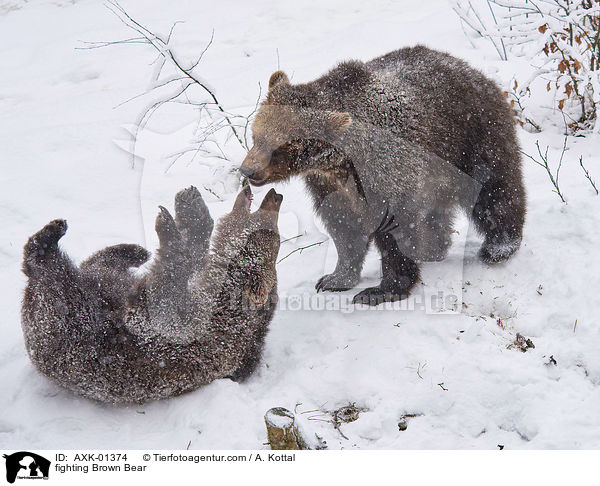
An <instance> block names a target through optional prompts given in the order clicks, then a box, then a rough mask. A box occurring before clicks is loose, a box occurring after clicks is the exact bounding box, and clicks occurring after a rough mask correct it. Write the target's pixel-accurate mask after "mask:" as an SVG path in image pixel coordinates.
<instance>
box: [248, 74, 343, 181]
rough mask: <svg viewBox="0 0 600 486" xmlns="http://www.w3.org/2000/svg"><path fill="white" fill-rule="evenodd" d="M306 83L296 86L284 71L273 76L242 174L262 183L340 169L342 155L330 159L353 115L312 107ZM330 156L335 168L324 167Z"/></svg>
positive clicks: (259, 111) (254, 126)
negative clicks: (318, 171) (326, 155)
mask: <svg viewBox="0 0 600 486" xmlns="http://www.w3.org/2000/svg"><path fill="white" fill-rule="evenodd" d="M303 89H304V87H303V86H292V85H291V84H290V82H289V79H288V77H287V76H286V74H285V73H284V72H282V71H277V72H275V73H273V74H272V75H271V78H270V80H269V92H268V94H267V98H266V100H265V101H263V103H261V105H260V107H259V109H258V112H257V114H256V118H255V119H254V122H253V124H252V138H253V142H254V144H253V146H252V148H251V149H250V151H249V152H248V154H247V155H246V158H245V159H244V162H243V163H242V166H241V167H240V172H241V173H242V175H243V176H244V177H247V178H248V180H249V181H250V183H251V184H253V185H255V186H261V185H263V184H267V183H270V182H278V181H283V180H286V179H288V178H290V177H292V176H294V175H299V174H303V173H307V172H310V171H313V170H328V169H335V168H336V167H335V165H336V164H337V163H339V158H336V157H333V156H332V157H330V158H329V159H327V158H324V157H323V155H324V154H326V153H327V152H331V151H332V147H334V146H335V144H336V142H337V141H338V140H339V138H340V137H341V136H342V135H343V134H344V132H345V131H346V130H347V129H348V127H349V126H350V125H351V124H352V117H351V116H350V114H349V113H346V112H338V111H330V110H319V109H315V108H312V107H310V106H308V103H307V101H306V97H305V96H304V94H303ZM324 160H327V162H326V163H327V164H329V165H330V166H328V167H324V166H323V162H324Z"/></svg>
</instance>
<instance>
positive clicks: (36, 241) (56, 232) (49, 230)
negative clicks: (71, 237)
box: [30, 219, 67, 250]
mask: <svg viewBox="0 0 600 486" xmlns="http://www.w3.org/2000/svg"><path fill="white" fill-rule="evenodd" d="M66 232H67V222H66V221H65V220H64V219H55V220H54V221H50V222H49V223H48V224H47V225H46V226H44V227H43V228H42V229H41V230H40V231H38V232H37V233H36V234H35V235H33V236H32V237H31V239H30V245H31V246H35V247H36V248H37V249H39V250H44V249H48V248H52V247H56V246H57V244H58V240H60V239H61V238H62V237H63V236H64V234H65V233H66Z"/></svg>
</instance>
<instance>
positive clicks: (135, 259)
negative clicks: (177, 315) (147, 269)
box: [79, 243, 150, 271]
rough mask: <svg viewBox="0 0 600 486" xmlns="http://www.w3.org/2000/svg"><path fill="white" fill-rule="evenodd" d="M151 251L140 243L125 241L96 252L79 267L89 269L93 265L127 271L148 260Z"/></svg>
mask: <svg viewBox="0 0 600 486" xmlns="http://www.w3.org/2000/svg"><path fill="white" fill-rule="evenodd" d="M149 258H150V253H149V252H148V250H146V249H145V248H143V247H141V246H140V245H135V244H130V243H123V244H120V245H113V246H108V247H106V248H104V249H102V250H100V251H97V252H96V253H94V254H93V255H92V256H91V257H89V258H88V259H87V260H85V261H84V262H83V263H81V265H80V266H79V268H80V269H81V270H87V269H90V268H92V267H106V268H114V269H116V270H121V271H126V270H127V269H129V268H131V267H139V266H140V265H143V264H144V263H146V262H147V261H148V259H149Z"/></svg>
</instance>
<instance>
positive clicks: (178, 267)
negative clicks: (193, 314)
mask: <svg viewBox="0 0 600 486" xmlns="http://www.w3.org/2000/svg"><path fill="white" fill-rule="evenodd" d="M159 207H160V213H159V214H158V216H157V217H156V225H155V229H156V233H157V235H158V240H159V242H160V246H159V248H158V250H157V258H156V260H155V262H154V265H153V266H152V269H151V270H150V272H149V273H148V274H147V275H146V277H145V278H144V279H143V280H142V281H141V282H140V286H142V287H143V288H144V294H145V296H146V304H145V305H147V306H148V311H149V313H150V318H151V319H160V321H161V322H169V321H173V320H174V319H176V318H177V315H178V313H180V312H183V311H184V310H185V306H186V302H187V300H186V299H187V283H188V279H189V277H190V274H191V272H192V269H191V268H190V265H189V254H188V252H187V249H186V248H185V245H184V242H183V239H182V237H181V235H180V234H179V230H178V229H177V226H176V224H175V220H174V219H173V217H172V216H171V214H170V213H169V211H167V210H166V209H165V208H164V207H162V206H159ZM140 290H141V289H138V291H137V292H136V295H140ZM130 300H131V299H130Z"/></svg>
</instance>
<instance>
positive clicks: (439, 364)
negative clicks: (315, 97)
mask: <svg viewBox="0 0 600 486" xmlns="http://www.w3.org/2000/svg"><path fill="white" fill-rule="evenodd" d="M123 6H124V7H125V8H126V9H127V10H128V12H129V13H130V14H131V15H132V16H133V17H134V18H136V19H138V20H140V21H141V23H143V24H145V25H147V26H151V27H152V28H154V29H155V30H157V31H159V32H163V33H164V32H168V30H169V28H170V26H171V24H172V22H174V21H176V20H185V21H186V22H185V23H184V24H180V25H178V27H177V30H176V35H175V39H174V44H173V48H174V49H176V50H177V52H181V55H182V56H184V57H185V58H186V59H193V58H194V55H197V54H198V53H199V51H200V50H201V49H202V48H204V46H205V45H206V43H207V42H208V40H209V39H210V37H211V33H212V31H213V29H214V32H215V38H214V42H213V44H212V45H211V47H210V48H209V49H208V51H207V53H206V55H205V57H204V58H203V60H202V62H201V65H200V72H201V74H202V76H203V79H205V80H207V82H208V83H209V84H210V86H211V87H212V88H213V89H214V90H215V92H216V93H217V96H218V97H219V99H220V100H221V102H222V103H223V104H225V105H226V106H227V108H229V109H230V110H232V111H236V112H238V113H249V112H250V111H251V110H252V107H253V106H254V103H255V101H256V97H257V95H258V85H259V83H261V85H262V86H263V89H264V87H265V85H266V82H267V80H268V77H269V75H270V74H271V73H272V72H273V71H275V70H276V69H277V68H278V67H281V68H282V69H284V70H286V72H287V73H288V75H290V78H291V79H292V82H303V81H309V80H311V79H314V78H315V77H316V76H318V75H320V74H322V73H323V72H325V71H326V70H327V69H329V68H330V67H332V66H333V65H334V64H335V63H336V62H337V61H340V60H343V59H348V58H358V59H363V60H368V59H370V58H372V57H375V56H377V55H380V54H383V53H386V52H388V51H390V50H393V49H396V48H399V47H401V46H406V45H412V44H416V43H425V44H427V45H429V46H430V47H434V48H439V49H444V50H446V51H448V52H450V53H452V54H454V55H456V56H459V57H462V58H464V59H466V60H467V61H469V62H470V63H471V64H473V65H474V66H476V67H478V68H479V69H481V70H482V71H484V72H485V73H487V74H488V75H490V76H491V77H493V78H495V79H496V80H498V81H499V82H500V83H504V84H506V83H507V82H508V81H509V80H510V79H511V77H512V76H513V75H514V74H515V70H519V73H520V74H522V70H525V69H527V67H528V66H527V63H526V62H518V63H510V62H509V63H502V62H500V61H499V60H498V59H497V55H496V53H495V52H494V50H493V47H492V46H491V45H486V43H480V44H478V45H477V47H478V48H477V49H475V48H474V47H473V46H472V45H471V44H470V42H469V40H467V39H466V38H465V36H464V34H463V32H462V29H461V26H460V23H459V21H458V18H457V17H456V16H455V15H454V13H453V12H452V10H451V7H450V5H449V4H447V3H445V2H444V1H442V0H434V1H431V2H426V3H423V2H418V3H417V2H407V1H405V2H391V1H384V0H378V1H375V2H368V3H367V2H359V1H358V0H345V1H341V0H333V1H329V2H317V1H311V0H301V1H297V2H293V3H286V2H272V1H267V0H259V1H256V2H246V3H243V2H240V3H239V4H237V5H236V6H235V8H232V6H231V5H230V4H223V3H221V4H218V3H215V2H206V1H196V2H187V1H183V0H180V1H177V2H169V3H168V4H167V3H165V2H160V1H158V0H146V1H144V2H142V1H140V0H136V1H133V0H132V1H127V2H124V3H123ZM129 34H130V32H128V31H127V30H126V29H125V27H124V26H123V25H122V24H121V23H120V22H119V21H118V20H117V19H116V18H115V17H114V16H113V15H111V14H110V12H108V10H107V9H105V8H104V7H103V6H102V4H101V3H99V2H95V1H93V0H80V1H75V2H66V1H64V2H63V1H42V2H19V1H15V0H12V1H8V2H7V1H0V56H1V58H2V60H3V68H2V76H1V77H0V147H2V157H1V160H2V162H1V163H2V171H1V172H0V174H1V175H0V177H1V180H2V195H1V196H0V215H1V217H2V220H3V221H4V229H3V231H2V233H1V234H0V239H1V240H0V271H1V273H2V275H3V278H2V280H1V283H0V296H1V297H0V313H1V315H2V316H3V325H2V326H1V327H0V383H2V387H1V391H2V393H0V409H1V410H2V414H1V416H0V448H11V449H20V448H24V449H28V448H29V449H30V448H34V449H36V448H38V449H39V448H52V449H62V448H70V449H71V448H161V449H169V448H175V449H180V448H184V447H186V446H187V445H188V443H190V448H192V449H219V448H228V449H232V448H262V447H264V445H263V444H264V442H265V439H266V430H265V425H264V414H265V412H266V411H267V410H269V409H270V408H272V407H277V406H282V407H285V408H287V409H289V410H292V411H295V412H296V418H297V421H298V423H299V425H300V426H301V428H302V430H303V431H304V432H305V433H306V434H307V436H308V440H309V441H312V442H314V441H315V440H316V437H315V434H318V436H319V437H321V438H322V439H323V440H324V441H325V442H326V443H327V447H328V448H331V449H338V448H344V449H350V448H361V449H400V448H406V449H419V448H428V449H431V448H460V449H469V448H472V449H486V448H487V449H496V448H497V447H498V445H499V444H501V445H504V447H505V449H520V448H529V449H531V448H544V449H551V448H552V449H554V448H578V449H579V448H597V447H599V446H600V427H599V425H600V415H599V414H598V410H600V353H599V352H598V348H599V347H600V325H599V323H598V318H597V315H598V312H597V310H598V301H599V299H598V297H597V294H596V292H597V290H598V289H599V288H600V285H599V284H600V282H599V279H600V277H599V273H600V272H599V271H598V270H599V262H598V257H597V252H596V249H597V244H598V243H597V242H598V241H599V240H600V211H598V203H599V198H598V197H597V196H596V194H595V193H594V191H593V190H592V188H591V186H590V185H589V184H588V182H587V181H586V180H585V177H584V175H583V172H582V171H581V168H580V167H579V163H578V159H579V156H580V155H582V156H583V160H584V163H585V164H586V167H587V168H588V169H589V170H590V173H591V175H592V177H594V176H595V177H596V179H597V180H600V168H599V167H600V166H599V163H600V155H599V152H598V146H599V145H598V144H599V138H598V135H588V136H587V137H585V138H573V137H571V138H570V139H569V149H568V151H567V152H566V154H565V159H564V163H563V169H562V170H561V175H560V185H561V190H562V191H563V192H564V194H565V197H566V199H567V203H568V204H566V205H565V204H562V203H561V202H560V200H559V198H558V197H557V195H556V194H554V193H553V192H552V187H551V184H550V181H549V179H548V177H547V174H546V173H545V172H544V170H543V169H542V168H541V167H539V166H537V165H535V164H534V163H533V162H531V161H530V160H524V166H525V179H526V187H527V191H528V216H527V223H526V227H525V236H524V241H523V245H522V247H521V249H520V250H519V251H518V252H517V254H516V255H515V256H514V257H513V258H512V259H511V260H510V261H509V262H508V263H506V264H503V265H499V266H494V267H488V266H486V265H484V264H482V263H481V262H480V261H479V260H478V259H477V256H476V254H477V250H478V248H479V244H480V240H479V238H478V237H477V236H476V235H475V234H474V233H473V231H472V229H469V227H468V224H467V222H466V219H465V218H464V217H462V218H460V219H459V221H458V223H457V226H456V228H457V230H458V231H459V234H457V235H455V236H456V238H455V240H454V241H453V246H452V248H451V251H450V254H449V256H448V258H447V259H446V260H444V261H443V262H439V263H432V264H426V265H424V268H423V272H422V281H423V284H422V285H420V288H417V289H415V292H414V295H413V297H412V299H411V300H410V301H409V302H405V303H403V304H402V306H403V307H398V308H396V309H390V310H385V309H383V308H379V309H377V310H373V309H371V308H363V307H354V306H352V305H350V304H349V301H350V300H351V298H352V296H353V295H354V294H355V293H356V292H357V291H358V289H354V290H353V291H349V292H345V293H342V294H340V295H337V294H320V295H319V297H318V299H321V300H318V299H317V298H315V299H317V300H315V301H314V303H315V305H314V306H313V307H314V309H315V310H307V309H306V307H307V306H306V305H304V304H303V305H301V306H298V305H297V304H298V302H299V299H300V301H304V300H303V299H305V301H307V302H309V303H311V299H312V298H313V297H314V295H315V291H314V284H315V283H316V281H317V280H318V278H319V277H320V276H321V275H323V274H324V273H328V272H330V271H331V270H332V268H333V266H334V264H335V250H334V248H333V245H332V243H331V241H330V240H328V237H327V235H326V233H325V232H324V230H323V227H322V225H321V224H320V223H319V222H318V221H315V218H314V216H313V214H312V211H311V205H310V203H309V201H308V200H307V197H306V195H305V192H304V189H303V186H302V184H301V183H300V182H299V181H292V182H291V183H288V184H284V185H280V186H279V187H278V190H279V191H280V192H283V194H284V198H285V199H284V202H283V206H282V214H281V219H280V229H281V236H282V239H286V238H291V237H294V236H296V235H298V234H302V235H303V236H302V237H300V238H297V239H294V240H290V241H288V242H286V243H284V244H282V247H281V252H280V258H282V257H284V256H286V255H287V254H288V253H289V252H291V251H292V250H294V249H296V248H298V247H300V246H306V245H308V244H311V243H315V242H318V241H323V240H325V242H324V243H322V244H320V245H316V246H313V247H311V248H309V249H306V250H305V251H303V252H296V253H294V254H293V255H291V256H289V257H288V258H286V259H285V260H283V261H282V262H281V263H280V264H279V265H278V275H279V289H280V293H281V296H282V306H281V308H280V310H279V312H278V313H277V314H276V317H275V319H274V320H273V322H272V324H271V327H270V333H269V335H268V337H267V340H266V347H265V351H264V359H263V362H262V364H261V366H260V368H259V370H258V372H257V373H256V374H255V375H254V376H253V377H252V378H251V379H250V380H249V381H248V382H246V383H243V384H238V383H234V382H232V381H229V380H218V381H216V382H214V383H212V384H210V385H209V386H207V387H205V388H203V389H201V390H198V391H195V392H193V393H189V394H186V395H184V396H181V397H178V398H174V399H171V400H164V401H161V402H155V403H150V404H146V405H143V406H129V407H112V406H105V405H100V404H97V403H94V402H90V401H88V400H85V399H82V398H78V397H75V396H73V395H72V394H71V393H69V392H67V391H65V390H62V389H61V388H59V387H57V386H56V385H54V384H53V383H51V382H50V381H48V380H47V379H46V378H44V377H43V376H40V375H39V374H38V373H37V372H36V371H35V370H34V368H33V366H32V365H31V364H30V362H29V360H28V358H27V355H26V353H25V350H24V345H23V337H22V334H21V329H20V323H19V322H20V318H19V312H20V300H21V296H22V290H23V288H24V285H25V278H24V275H22V273H21V272H20V264H21V251H22V246H23V244H24V243H25V241H26V239H27V237H28V236H30V235H31V234H33V233H34V232H36V231H37V230H38V229H40V228H41V227H42V226H43V225H44V224H45V223H47V222H48V221H50V220H52V219H55V218H63V217H64V218H66V219H67V220H68V222H69V231H68V232H67V235H66V236H65V238H64V239H63V240H62V243H63V248H64V249H65V250H66V251H67V252H68V253H69V254H70V255H71V256H72V257H73V258H74V259H75V260H77V261H81V260H82V259H84V258H85V257H86V256H88V255H90V254H91V253H92V252H93V251H95V250H97V249H99V248H102V247H104V246H106V245H109V244H116V243H121V242H137V243H140V244H144V245H146V246H147V247H148V248H150V249H153V248H155V246H156V236H155V235H154V233H153V229H152V228H153V219H154V217H155V215H156V211H157V209H156V206H157V204H162V205H165V206H166V207H168V208H172V204H173V203H172V199H173V196H174V195H175V193H176V191H177V190H179V189H181V188H183V187H186V186H189V185H190V184H195V185H197V186H198V187H199V188H200V189H201V191H202V194H203V196H204V198H205V200H206V201H207V204H208V205H209V207H210V209H211V212H212V214H213V216H215V217H216V216H219V215H222V214H224V213H225V212H226V211H228V210H229V208H230V207H231V204H232V202H233V198H234V197H235V190H236V188H235V183H236V181H235V180H232V179H231V177H229V176H227V174H226V172H221V173H219V174H218V177H217V176H215V175H214V170H215V167H214V165H213V166H210V168H209V169H207V168H206V166H203V165H202V163H205V162H206V163H209V161H208V160H206V161H203V159H202V157H201V156H199V157H198V158H197V159H196V160H195V161H194V162H193V163H183V162H182V163H176V164H175V165H174V166H173V167H172V168H171V169H169V170H166V167H167V166H168V161H167V160H166V159H165V154H168V153H172V152H173V151H174V150H177V148H178V147H177V145H178V144H180V143H181V137H184V138H185V137H188V136H189V133H190V128H189V126H190V124H191V123H193V122H194V120H195V118H194V116H195V112H194V111H193V110H191V109H187V107H185V106H184V107H175V108H168V109H165V110H164V111H162V112H161V113H160V114H157V115H156V116H155V118H154V119H153V121H152V122H151V123H150V125H149V130H147V131H146V132H144V134H143V136H144V137H146V138H145V139H144V142H143V143H141V144H140V148H139V151H138V153H142V154H143V155H144V156H145V157H146V161H145V162H144V163H139V162H138V163H137V164H136V165H135V166H134V167H133V168H132V166H131V158H130V155H129V154H128V153H127V151H126V150H123V147H127V146H128V142H127V141H128V140H129V134H128V130H130V128H131V125H132V124H133V123H134V122H135V121H136V120H137V118H138V116H139V114H140V112H141V111H143V108H145V107H146V106H147V103H148V100H147V99H146V100H144V99H136V100H133V101H132V102H130V103H127V104H124V105H121V106H119V107H118V108H115V107H116V106H117V105H119V104H120V103H122V102H123V101H125V100H126V99H129V98H131V97H133V96H135V95H137V94H139V93H140V92H143V91H144V90H145V89H146V88H147V87H148V85H149V80H150V78H151V75H152V72H153V69H154V68H153V67H152V65H151V63H152V61H153V60H154V53H153V52H151V51H149V50H147V49H145V48H143V47H141V46H123V45H121V46H115V47H109V48H104V49H97V50H75V48H76V47H81V46H82V44H81V41H111V40H118V39H123V38H126V37H128V36H129ZM462 95H465V94H464V93H457V96H462ZM539 109H540V110H541V111H543V112H544V113H545V114H548V111H549V110H548V108H547V107H540V108H539ZM550 115H551V113H550ZM554 115H555V116H554V120H555V124H554V125H550V124H548V126H547V128H546V130H545V131H544V132H542V133H540V134H532V133H528V132H526V131H524V130H520V131H519V137H520V140H521V144H522V148H523V150H524V151H526V152H527V153H530V154H535V153H536V149H535V142H536V140H539V141H540V145H541V147H542V148H544V147H546V145H549V146H550V149H549V156H550V160H551V161H552V162H553V163H554V164H555V163H557V162H558V159H559V157H560V151H561V149H562V143H563V137H562V134H561V125H562V119H561V118H560V116H558V115H557V114H556V113H555V114H554ZM550 119H551V118H550ZM228 151H229V152H228V154H229V155H231V156H232V158H233V159H232V160H233V162H234V165H235V163H240V162H241V160H242V157H243V151H242V150H241V149H240V148H239V147H236V146H235V141H230V142H229V143H228ZM210 163H211V164H213V161H210ZM211 178H212V179H211ZM221 178H222V179H223V183H221V185H220V186H218V185H216V186H212V185H211V186H210V187H211V188H213V187H216V188H217V189H216V190H217V191H220V193H221V194H223V197H222V198H223V199H224V200H223V201H219V200H218V199H217V197H215V196H214V195H212V194H211V193H210V192H208V191H206V190H204V189H203V184H205V182H206V181H208V180H209V179H210V182H211V184H213V183H215V179H218V180H221ZM217 182H218V181H217ZM268 189H269V187H264V188H260V189H257V190H255V193H256V196H255V203H254V207H256V206H257V204H258V203H257V202H256V201H261V200H262V196H263V195H264V194H266V192H267V191H268ZM379 271H380V270H379V260H378V256H377V254H375V253H374V252H371V253H370V254H369V256H368V259H367V263H366V265H365V269H364V271H363V278H362V281H361V284H360V285H361V287H366V286H370V285H374V284H376V283H377V280H378V278H379ZM463 288H464V290H463ZM438 291H441V292H442V293H443V295H453V296H455V297H456V298H457V300H453V301H452V302H450V303H449V305H448V306H446V307H444V308H443V309H441V310H443V311H444V312H436V310H440V309H437V308H436V307H432V306H429V307H428V304H427V302H431V299H430V297H431V296H432V295H437V292H438ZM451 300H452V299H451ZM294 302H295V303H294ZM456 303H458V306H459V309H460V312H453V304H456ZM310 305H312V303H311V304H310ZM319 306H320V307H319ZM298 307H301V309H304V310H301V309H298ZM517 332H518V333H520V334H522V335H523V336H524V337H526V338H528V339H531V340H532V341H533V343H534V345H535V348H532V349H528V350H527V351H526V352H521V351H520V350H518V349H508V346H509V345H510V344H511V343H513V342H514V340H515V337H516V333H517ZM353 403H354V404H356V406H357V407H360V408H361V409H364V411H362V412H361V413H360V414H359V417H358V420H356V421H354V422H351V423H348V424H343V425H342V426H341V428H340V429H341V430H342V431H343V435H342V434H340V432H339V431H338V430H337V429H335V428H334V426H333V424H332V423H331V422H330V421H329V420H330V419H331V418H332V414H333V411H335V410H336V409H339V408H340V407H344V406H347V405H349V404H353ZM315 410H316V412H315ZM412 414H414V415H416V416H414V417H410V418H409V419H407V429H406V430H404V431H401V430H399V428H398V422H399V421H400V420H401V419H402V417H403V416H404V415H412Z"/></svg>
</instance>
